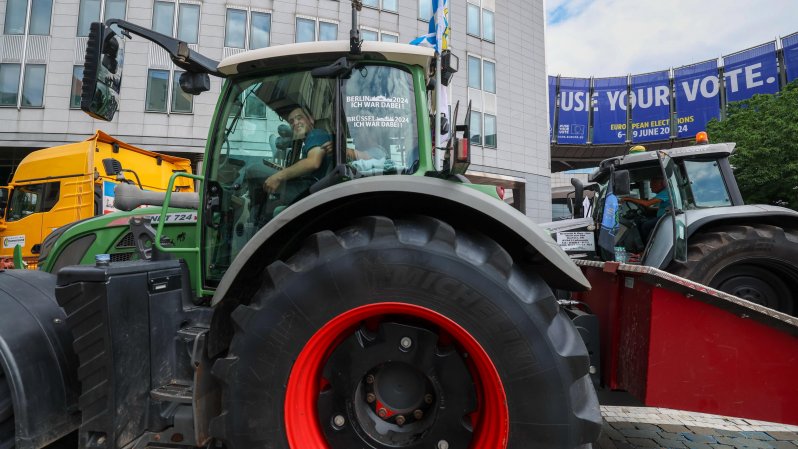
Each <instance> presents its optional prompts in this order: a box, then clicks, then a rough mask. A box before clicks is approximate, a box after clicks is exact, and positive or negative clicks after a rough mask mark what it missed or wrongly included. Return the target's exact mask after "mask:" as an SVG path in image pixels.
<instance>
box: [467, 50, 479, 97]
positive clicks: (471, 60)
mask: <svg viewBox="0 0 798 449" xmlns="http://www.w3.org/2000/svg"><path fill="white" fill-rule="evenodd" d="M481 62H482V61H481V60H480V59H479V58H477V57H474V56H469V57H468V87H471V88H474V89H482V67H481V66H482V64H481Z"/></svg>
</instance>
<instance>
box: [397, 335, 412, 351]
mask: <svg viewBox="0 0 798 449" xmlns="http://www.w3.org/2000/svg"><path fill="white" fill-rule="evenodd" d="M399 346H401V347H402V349H410V347H411V346H413V340H412V339H411V338H410V337H402V339H401V340H399Z"/></svg>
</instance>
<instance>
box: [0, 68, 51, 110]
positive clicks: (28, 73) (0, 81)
mask: <svg viewBox="0 0 798 449" xmlns="http://www.w3.org/2000/svg"><path fill="white" fill-rule="evenodd" d="M46 71H47V66H46V65H44V64H26V65H25V73H24V75H25V76H24V77H23V81H22V89H21V92H20V73H21V72H22V66H21V65H20V64H0V106H20V107H23V108H40V107H42V106H44V78H45V73H46ZM20 95H21V97H20ZM20 99H21V101H20V102H19V104H18V103H17V101H18V100H20Z"/></svg>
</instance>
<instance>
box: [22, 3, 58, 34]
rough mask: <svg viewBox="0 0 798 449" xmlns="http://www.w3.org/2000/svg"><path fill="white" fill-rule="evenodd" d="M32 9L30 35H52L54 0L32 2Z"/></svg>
mask: <svg viewBox="0 0 798 449" xmlns="http://www.w3.org/2000/svg"><path fill="white" fill-rule="evenodd" d="M32 1H33V3H32V4H31V7H30V27H29V28H28V32H29V34H37V35H41V36H46V35H48V34H50V17H52V12H53V0H32Z"/></svg>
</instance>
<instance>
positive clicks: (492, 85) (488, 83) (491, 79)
mask: <svg viewBox="0 0 798 449" xmlns="http://www.w3.org/2000/svg"><path fill="white" fill-rule="evenodd" d="M482 72H483V77H484V78H483V84H482V87H483V89H485V90H486V91H487V92H493V93H494V94H495V93H496V64H494V63H492V62H490V61H482Z"/></svg>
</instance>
